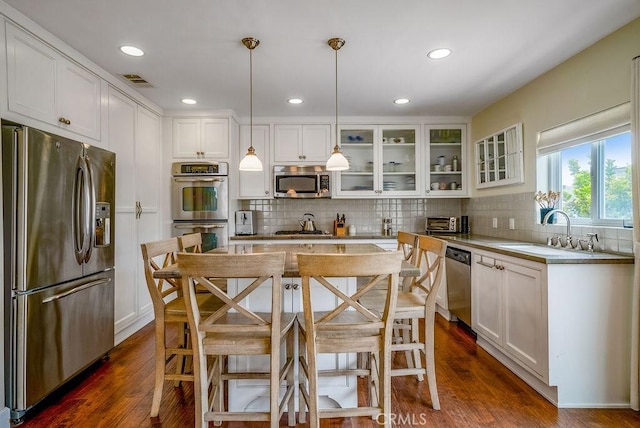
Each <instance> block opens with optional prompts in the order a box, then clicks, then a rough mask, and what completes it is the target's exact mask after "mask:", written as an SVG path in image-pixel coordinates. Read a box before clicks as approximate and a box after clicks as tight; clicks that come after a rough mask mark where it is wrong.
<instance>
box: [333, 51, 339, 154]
mask: <svg viewBox="0 0 640 428" xmlns="http://www.w3.org/2000/svg"><path fill="white" fill-rule="evenodd" d="M335 52H336V147H335V148H334V150H335V149H336V148H337V149H338V150H339V149H340V145H339V144H338V142H339V141H340V140H339V139H338V137H339V132H338V49H335Z"/></svg>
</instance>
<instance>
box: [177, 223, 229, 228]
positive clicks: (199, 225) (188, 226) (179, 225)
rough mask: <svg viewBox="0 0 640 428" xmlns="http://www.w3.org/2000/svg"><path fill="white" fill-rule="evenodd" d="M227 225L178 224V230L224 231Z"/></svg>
mask: <svg viewBox="0 0 640 428" xmlns="http://www.w3.org/2000/svg"><path fill="white" fill-rule="evenodd" d="M226 226H227V225H226V224H176V225H174V227H175V228H176V229H195V228H199V229H222V228H224V227H226Z"/></svg>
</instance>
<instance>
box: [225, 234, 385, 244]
mask: <svg viewBox="0 0 640 428" xmlns="http://www.w3.org/2000/svg"><path fill="white" fill-rule="evenodd" d="M292 239H295V240H303V239H304V240H318V241H325V240H334V239H336V240H341V241H342V240H344V241H354V240H358V239H374V240H392V241H395V239H396V235H374V234H368V233H364V232H363V233H362V234H360V235H344V236H338V235H332V234H330V233H319V234H306V233H305V234H303V233H291V234H275V233H266V234H258V235H236V236H230V237H229V240H230V241H232V243H233V241H271V240H274V241H290V240H292Z"/></svg>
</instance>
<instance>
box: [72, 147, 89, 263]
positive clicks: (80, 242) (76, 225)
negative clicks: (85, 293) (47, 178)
mask: <svg viewBox="0 0 640 428" xmlns="http://www.w3.org/2000/svg"><path fill="white" fill-rule="evenodd" d="M85 168H86V166H85V163H84V160H83V158H82V156H81V157H80V158H79V159H78V164H77V166H76V176H75V178H74V181H73V201H72V204H73V207H72V212H73V219H72V223H73V226H72V229H73V250H74V253H75V256H76V261H77V262H78V264H82V262H83V261H84V256H85V250H86V248H85V242H86V238H85V236H84V233H85V230H86V226H85V222H84V209H85V207H84V195H83V193H84V191H85V181H86V174H85Z"/></svg>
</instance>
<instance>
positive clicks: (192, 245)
mask: <svg viewBox="0 0 640 428" xmlns="http://www.w3.org/2000/svg"><path fill="white" fill-rule="evenodd" d="M178 244H179V245H180V251H183V252H185V253H201V252H202V235H201V234H200V233H199V232H196V233H189V234H186V235H182V236H178Z"/></svg>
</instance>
